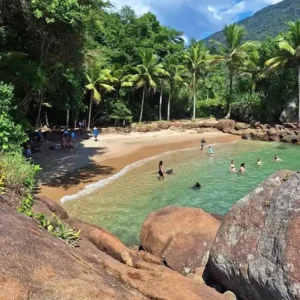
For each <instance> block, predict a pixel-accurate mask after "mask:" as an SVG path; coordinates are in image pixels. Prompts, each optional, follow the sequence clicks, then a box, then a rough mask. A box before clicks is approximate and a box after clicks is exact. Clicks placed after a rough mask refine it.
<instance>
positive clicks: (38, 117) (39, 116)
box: [35, 91, 43, 129]
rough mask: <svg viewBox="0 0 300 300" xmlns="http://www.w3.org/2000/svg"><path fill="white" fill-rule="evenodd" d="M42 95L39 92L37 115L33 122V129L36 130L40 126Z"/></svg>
mask: <svg viewBox="0 0 300 300" xmlns="http://www.w3.org/2000/svg"><path fill="white" fill-rule="evenodd" d="M42 99H43V97H42V93H41V91H39V109H38V114H37V117H36V121H35V128H36V129H38V128H39V125H40V119H41V111H42Z"/></svg>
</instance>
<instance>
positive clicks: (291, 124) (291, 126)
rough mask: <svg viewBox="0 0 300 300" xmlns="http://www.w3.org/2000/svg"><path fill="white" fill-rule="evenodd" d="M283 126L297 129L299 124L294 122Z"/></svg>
mask: <svg viewBox="0 0 300 300" xmlns="http://www.w3.org/2000/svg"><path fill="white" fill-rule="evenodd" d="M283 126H284V127H285V128H288V129H297V125H295V124H293V123H284V124H283Z"/></svg>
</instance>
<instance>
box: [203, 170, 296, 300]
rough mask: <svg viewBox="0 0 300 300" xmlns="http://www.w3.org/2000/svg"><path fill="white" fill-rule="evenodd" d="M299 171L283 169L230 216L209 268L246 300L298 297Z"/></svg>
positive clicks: (223, 225)
mask: <svg viewBox="0 0 300 300" xmlns="http://www.w3.org/2000/svg"><path fill="white" fill-rule="evenodd" d="M299 228H300V174H298V173H294V172H290V171H280V172H277V173H276V174H274V175H272V176H271V177H270V178H268V179H267V180H266V181H265V182H263V183H262V184H261V185H260V186H259V187H258V188H256V189H255V190H254V191H253V192H251V193H250V194H249V195H247V196H246V197H245V198H243V199H242V200H240V201H239V202H238V203H237V204H236V205H234V206H233V208H232V209H231V210H230V212H229V213H228V214H227V215H226V218H225V220H224V221H223V223H222V225H221V227H220V229H219V232H218V234H217V237H216V240H215V242H214V245H213V247H212V250H211V252H210V258H209V262H208V270H209V272H210V274H212V275H213V277H214V278H215V279H216V280H217V281H218V282H220V283H222V284H223V285H224V286H225V287H226V288H227V289H230V290H232V291H233V292H235V294H237V296H238V297H239V299H243V300H267V299H268V300H269V299H270V300H271V299H272V300H283V299H284V300H296V299H300V259H299V253H300V243H299V240H300V230H299Z"/></svg>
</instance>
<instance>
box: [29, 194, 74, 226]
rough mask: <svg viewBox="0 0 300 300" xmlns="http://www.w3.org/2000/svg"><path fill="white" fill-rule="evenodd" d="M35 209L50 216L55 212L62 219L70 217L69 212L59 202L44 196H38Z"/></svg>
mask: <svg viewBox="0 0 300 300" xmlns="http://www.w3.org/2000/svg"><path fill="white" fill-rule="evenodd" d="M33 211H34V212H35V213H44V214H46V215H48V216H52V215H53V214H55V215H56V216H58V217H59V218H60V219H62V220H65V219H68V218H69V216H68V213H67V212H66V211H65V210H64V209H63V208H62V207H61V206H60V205H59V204H57V203H56V202H54V201H52V200H50V199H49V198H47V197H44V196H36V200H35V204H34V206H33Z"/></svg>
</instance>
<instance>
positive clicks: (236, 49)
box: [211, 23, 255, 118]
mask: <svg viewBox="0 0 300 300" xmlns="http://www.w3.org/2000/svg"><path fill="white" fill-rule="evenodd" d="M223 34H224V44H222V43H219V42H217V41H214V40H212V41H211V42H212V43H214V44H215V45H217V46H218V47H219V50H220V52H221V55H217V56H215V62H225V64H226V66H227V69H228V77H229V99H228V103H227V105H228V114H227V116H226V118H230V105H231V102H232V95H233V79H234V76H235V75H236V73H237V70H238V68H239V67H240V66H241V65H242V64H243V62H244V61H245V60H246V59H247V57H248V56H247V52H248V50H249V49H250V48H251V47H252V46H254V45H255V43H254V42H246V43H243V39H244V37H245V34H246V31H245V29H244V28H243V27H242V26H239V25H237V24H235V23H234V24H232V25H229V26H225V28H224V30H223Z"/></svg>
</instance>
